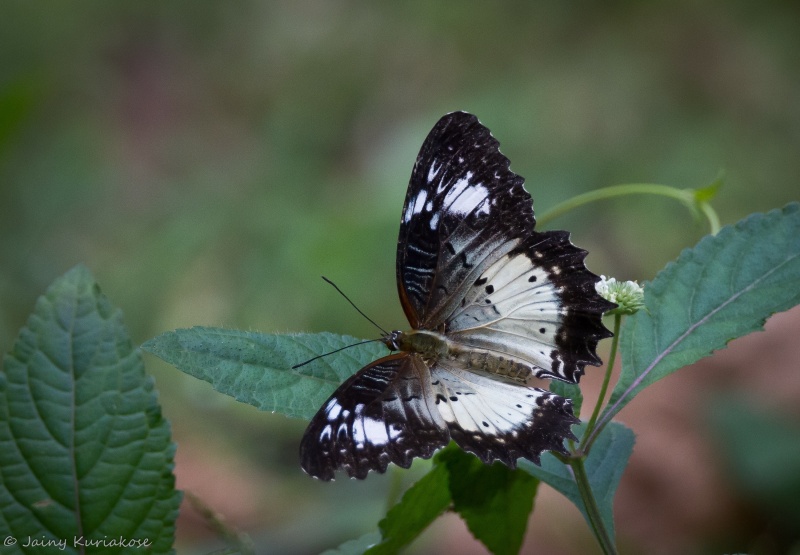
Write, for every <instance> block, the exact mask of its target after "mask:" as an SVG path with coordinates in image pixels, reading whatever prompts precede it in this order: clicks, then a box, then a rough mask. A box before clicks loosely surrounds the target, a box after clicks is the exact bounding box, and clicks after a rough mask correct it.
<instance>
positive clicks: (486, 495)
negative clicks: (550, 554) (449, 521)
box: [437, 446, 539, 555]
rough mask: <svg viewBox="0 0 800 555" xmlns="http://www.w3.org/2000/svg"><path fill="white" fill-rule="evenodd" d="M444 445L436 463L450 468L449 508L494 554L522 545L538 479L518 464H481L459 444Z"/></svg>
mask: <svg viewBox="0 0 800 555" xmlns="http://www.w3.org/2000/svg"><path fill="white" fill-rule="evenodd" d="M453 447H454V446H451V447H450V448H448V449H444V450H443V451H441V452H440V453H439V454H438V455H437V461H438V462H439V464H442V463H444V464H446V465H447V468H448V470H449V471H450V494H451V496H452V498H453V509H454V510H455V511H456V512H457V513H458V514H459V515H461V518H463V519H464V522H466V524H467V527H468V528H469V531H470V532H472V535H473V536H475V538H476V539H477V540H479V541H481V542H482V543H483V544H484V545H485V546H486V547H487V549H489V551H491V552H492V553H494V554H495V555H515V554H516V553H519V550H520V547H522V541H523V540H524V539H525V529H526V528H527V527H528V517H529V516H530V514H531V511H532V510H533V499H534V497H535V496H536V489H537V488H538V486H539V480H537V479H536V478H534V477H533V476H531V475H530V474H529V473H528V472H525V471H524V470H522V469H520V468H516V469H513V470H512V469H510V468H508V467H507V466H505V465H504V464H502V463H499V462H495V463H494V464H491V465H488V464H484V463H482V462H481V461H480V459H478V458H477V457H476V456H475V455H472V454H470V453H467V452H465V451H462V450H461V449H459V448H453Z"/></svg>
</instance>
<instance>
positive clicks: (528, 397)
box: [300, 112, 615, 480]
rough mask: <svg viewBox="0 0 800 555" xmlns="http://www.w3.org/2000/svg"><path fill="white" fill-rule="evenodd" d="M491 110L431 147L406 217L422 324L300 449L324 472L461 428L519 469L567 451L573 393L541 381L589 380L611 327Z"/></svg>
mask: <svg viewBox="0 0 800 555" xmlns="http://www.w3.org/2000/svg"><path fill="white" fill-rule="evenodd" d="M508 166H509V162H508V159H507V158H506V157H505V156H503V155H502V154H501V153H500V151H499V149H498V142H497V140H496V139H495V138H494V137H492V135H491V133H490V132H489V130H488V129H487V128H486V127H484V126H483V125H481V123H480V122H479V121H478V120H477V118H476V117H475V116H473V115H471V114H467V113H465V112H454V113H451V114H448V115H446V116H444V117H443V118H441V119H440V120H439V122H438V123H437V124H436V125H435V126H434V128H433V129H432V130H431V132H430V134H429V135H428V137H427V139H426V140H425V142H424V143H423V145H422V148H421V150H420V153H419V156H418V157H417V161H416V163H415V165H414V169H413V171H412V175H411V180H410V183H409V186H408V192H407V193H406V201H405V205H404V207H403V212H402V215H401V221H400V234H399V238H398V245H397V286H398V293H399V297H400V302H401V304H402V306H403V310H404V312H405V314H406V317H407V319H408V321H409V323H410V325H411V329H410V330H407V331H394V332H392V333H390V334H388V335H387V336H385V337H384V338H382V341H383V342H384V344H385V345H386V346H387V347H388V348H389V349H390V350H392V351H396V352H395V353H393V354H390V355H389V356H386V357H383V358H381V359H379V360H376V361H375V362H373V363H371V364H369V365H367V366H366V367H364V368H362V369H361V370H359V371H358V372H357V373H355V374H354V375H353V376H352V377H350V378H349V379H348V380H346V381H345V382H344V383H343V384H342V385H341V386H340V387H339V388H338V389H337V390H336V391H335V392H334V393H333V395H331V397H330V398H329V399H328V401H327V402H326V403H325V404H324V405H323V406H322V408H321V409H320V410H319V412H318V413H317V414H316V416H314V418H313V419H312V420H311V423H310V424H309V426H308V429H307V430H306V433H305V434H304V436H303V440H302V442H301V446H300V455H301V464H302V467H303V469H304V470H305V471H306V472H307V473H309V474H310V475H312V476H314V477H317V478H320V479H322V480H330V479H332V478H333V477H334V472H335V471H336V470H337V469H341V470H344V471H345V472H346V473H347V474H348V475H349V476H351V477H355V478H365V477H366V475H367V474H368V472H369V471H370V470H372V471H376V472H384V471H385V470H386V468H387V466H388V464H389V463H390V462H393V463H395V464H397V465H398V466H401V467H404V468H407V467H408V466H409V465H410V464H411V461H412V460H413V459H414V458H415V457H420V458H429V457H431V456H432V455H433V453H434V452H435V451H436V450H437V449H439V448H441V447H443V446H445V445H447V443H448V442H449V441H450V440H451V439H452V440H454V441H455V442H456V443H457V444H458V445H460V446H461V447H462V448H463V449H465V450H467V451H470V452H472V453H474V454H475V455H477V456H478V457H479V458H480V459H481V460H482V461H483V462H486V463H489V462H492V461H495V460H499V461H501V462H503V463H504V464H507V465H508V466H511V467H514V466H515V464H516V460H517V459H518V458H520V457H525V458H527V459H529V460H531V461H533V462H535V463H538V462H539V457H540V455H541V453H542V452H543V451H545V450H551V451H558V452H561V453H566V450H565V449H564V445H563V442H564V440H565V439H575V436H574V435H573V434H572V432H571V429H570V428H571V426H572V425H573V424H575V423H577V422H578V419H577V418H576V417H575V416H574V415H573V413H572V403H571V401H570V400H569V399H564V398H562V397H559V396H558V395H555V394H553V393H551V392H549V391H546V390H543V389H539V388H535V387H530V386H529V385H527V383H526V382H527V380H528V378H530V377H532V376H535V377H539V378H550V379H557V380H563V381H566V382H571V383H576V382H577V381H578V380H579V379H580V376H581V374H583V371H584V367H585V366H586V365H590V366H597V365H599V364H600V363H601V361H600V359H599V357H598V356H597V354H596V353H595V349H596V346H597V342H598V341H599V340H600V339H603V338H605V337H609V336H610V335H611V334H610V333H609V332H608V330H607V329H606V328H605V327H604V326H603V324H602V320H601V317H602V314H603V312H605V311H607V310H610V309H611V308H613V307H614V306H615V305H614V304H613V303H609V302H608V301H605V300H604V299H602V298H601V297H600V296H599V295H598V294H597V292H596V291H595V287H594V284H595V282H596V281H597V280H598V277H597V276H596V275H595V274H593V273H591V272H589V270H587V269H586V266H585V265H584V262H583V261H584V258H585V256H586V251H583V250H581V249H579V248H578V247H576V246H574V245H573V244H572V243H571V242H570V241H569V234H568V233H567V232H565V231H546V232H538V231H535V230H534V226H535V218H534V215H533V207H532V201H531V197H530V195H529V194H528V192H527V191H526V190H525V188H524V186H523V179H522V178H521V177H520V176H518V175H517V174H515V173H513V172H512V171H511V170H510V169H509V167H508Z"/></svg>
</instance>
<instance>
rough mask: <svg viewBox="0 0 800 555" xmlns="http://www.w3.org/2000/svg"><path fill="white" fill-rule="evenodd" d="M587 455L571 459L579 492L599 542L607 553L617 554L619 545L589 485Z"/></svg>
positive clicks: (570, 464) (608, 554) (570, 462)
mask: <svg viewBox="0 0 800 555" xmlns="http://www.w3.org/2000/svg"><path fill="white" fill-rule="evenodd" d="M584 458H585V457H583V456H580V457H574V458H571V459H570V460H569V466H570V467H571V468H572V473H573V475H574V476H575V484H576V485H577V486H578V492H579V493H580V495H581V499H582V500H583V506H584V508H585V509H586V515H587V516H588V517H589V523H590V524H591V526H592V531H593V532H594V535H595V537H596V538H597V542H598V543H599V544H600V548H601V549H602V550H603V553H605V555H617V546H616V545H614V540H613V539H612V538H611V536H610V535H609V533H608V530H606V527H605V524H604V523H603V519H602V517H601V516H600V509H599V508H598V507H597V501H596V500H595V498H594V493H593V492H592V487H591V486H590V485H589V477H588V476H587V475H586V467H585V466H584V464H583V460H584Z"/></svg>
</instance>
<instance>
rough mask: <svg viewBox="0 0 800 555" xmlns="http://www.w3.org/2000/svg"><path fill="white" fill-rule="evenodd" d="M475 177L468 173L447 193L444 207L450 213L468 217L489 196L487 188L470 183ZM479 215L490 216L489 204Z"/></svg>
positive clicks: (481, 209) (480, 210)
mask: <svg viewBox="0 0 800 555" xmlns="http://www.w3.org/2000/svg"><path fill="white" fill-rule="evenodd" d="M473 176H474V174H473V173H472V172H467V175H466V176H465V177H462V178H461V179H459V180H458V181H456V182H455V183H453V186H452V187H451V188H450V190H449V191H448V192H447V194H446V195H445V197H444V205H445V206H446V207H447V210H448V211H449V212H451V213H454V214H458V215H461V216H466V215H467V214H469V213H470V212H472V211H473V210H475V208H476V207H477V206H478V205H480V204H481V203H482V202H483V201H484V200H485V199H486V197H488V196H489V190H488V189H487V188H486V187H484V186H483V185H481V184H480V183H474V184H473V183H471V182H470V179H472V177H473ZM478 213H479V214H481V213H483V214H488V213H489V203H488V202H487V203H484V205H483V206H481V208H480V209H479V210H478Z"/></svg>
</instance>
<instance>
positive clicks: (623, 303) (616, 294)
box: [595, 276, 644, 314]
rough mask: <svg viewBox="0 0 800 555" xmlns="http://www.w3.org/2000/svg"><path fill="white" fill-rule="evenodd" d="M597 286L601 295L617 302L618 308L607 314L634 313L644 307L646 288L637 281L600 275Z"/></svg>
mask: <svg viewBox="0 0 800 555" xmlns="http://www.w3.org/2000/svg"><path fill="white" fill-rule="evenodd" d="M595 288H596V289H597V292H598V293H599V294H600V296H601V297H603V298H604V299H606V300H607V301H611V302H612V303H617V308H615V309H613V310H609V311H608V312H607V313H606V314H634V313H636V312H638V311H639V310H641V309H642V308H644V289H642V286H641V285H639V284H638V283H636V282H635V281H617V280H616V279H615V278H613V277H610V278H606V276H600V281H598V282H597V283H596V284H595Z"/></svg>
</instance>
